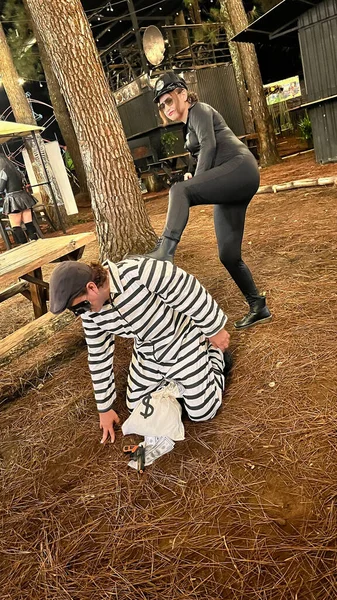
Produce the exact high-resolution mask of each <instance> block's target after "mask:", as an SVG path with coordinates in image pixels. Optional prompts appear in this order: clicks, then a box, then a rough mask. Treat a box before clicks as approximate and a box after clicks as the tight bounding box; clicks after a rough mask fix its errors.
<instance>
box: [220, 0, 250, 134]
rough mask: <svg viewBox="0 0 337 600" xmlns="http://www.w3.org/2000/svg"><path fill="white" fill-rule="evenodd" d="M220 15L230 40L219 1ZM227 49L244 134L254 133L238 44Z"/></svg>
mask: <svg viewBox="0 0 337 600" xmlns="http://www.w3.org/2000/svg"><path fill="white" fill-rule="evenodd" d="M220 15H221V20H222V22H223V24H224V27H225V31H226V36H227V40H230V38H231V37H233V35H234V29H233V25H232V22H231V20H230V18H229V14H228V9H227V6H226V3H225V2H224V0H221V1H220ZM228 48H229V52H230V55H231V59H232V64H233V69H234V74H235V79H236V85H237V89H238V96H239V102H240V107H241V113H242V118H243V123H244V126H245V132H246V133H254V132H255V129H254V121H253V117H252V113H251V110H250V108H249V102H248V96H247V90H246V82H245V76H244V73H243V67H242V62H241V57H240V52H239V48H238V44H237V43H236V42H228Z"/></svg>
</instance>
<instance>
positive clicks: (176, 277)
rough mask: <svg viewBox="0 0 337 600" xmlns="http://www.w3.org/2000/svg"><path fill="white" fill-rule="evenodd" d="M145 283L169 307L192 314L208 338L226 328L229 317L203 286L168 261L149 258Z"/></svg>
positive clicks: (143, 276) (141, 268)
mask: <svg viewBox="0 0 337 600" xmlns="http://www.w3.org/2000/svg"><path fill="white" fill-rule="evenodd" d="M139 277H140V281H141V283H142V284H143V285H144V286H145V287H146V288H147V289H148V290H149V291H150V292H152V293H154V294H157V295H158V296H159V297H160V298H161V299H162V300H163V302H165V304H168V305H169V306H170V307H171V308H173V309H174V310H176V311H178V312H180V313H183V314H185V315H188V316H189V317H191V319H192V320H193V321H194V323H195V324H196V325H197V326H198V327H199V329H200V330H201V331H202V333H203V334H204V335H205V336H206V337H212V336H213V335H215V334H216V333H218V332H219V331H221V329H223V328H224V326H225V324H226V321H227V317H226V315H225V314H224V313H223V312H222V310H221V308H220V307H219V306H218V305H217V303H216V302H215V300H213V298H212V296H211V295H210V294H209V293H208V292H207V290H206V289H205V288H204V287H203V286H202V285H201V283H200V282H199V281H198V280H197V279H196V278H195V277H193V275H189V274H188V273H186V272H185V271H183V270H182V269H179V267H176V266H174V265H172V264H171V263H169V262H167V261H164V262H163V261H158V260H154V259H150V258H149V259H145V260H144V261H143V262H142V263H140V265H139Z"/></svg>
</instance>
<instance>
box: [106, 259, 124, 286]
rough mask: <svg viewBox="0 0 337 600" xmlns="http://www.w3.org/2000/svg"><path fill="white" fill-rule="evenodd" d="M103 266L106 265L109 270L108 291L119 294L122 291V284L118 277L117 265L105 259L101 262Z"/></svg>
mask: <svg viewBox="0 0 337 600" xmlns="http://www.w3.org/2000/svg"><path fill="white" fill-rule="evenodd" d="M103 266H104V267H108V270H109V283H110V293H111V294H121V293H122V292H123V286H122V283H121V280H120V277H119V272H118V267H117V265H116V264H115V263H113V262H111V261H110V260H106V261H105V262H104V263H103Z"/></svg>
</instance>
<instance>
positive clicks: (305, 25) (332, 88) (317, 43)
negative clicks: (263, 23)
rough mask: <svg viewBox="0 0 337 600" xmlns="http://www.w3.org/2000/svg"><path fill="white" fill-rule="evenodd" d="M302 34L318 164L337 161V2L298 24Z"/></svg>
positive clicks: (317, 8)
mask: <svg viewBox="0 0 337 600" xmlns="http://www.w3.org/2000/svg"><path fill="white" fill-rule="evenodd" d="M298 33H299V41H300V48H301V56H302V63H303V72H304V78H305V85H306V90H307V94H308V101H307V104H306V108H307V110H308V114H309V117H310V120H311V123H312V130H313V140H314V148H315V153H316V158H317V160H318V162H321V163H327V162H336V161H337V0H324V2H321V3H320V4H318V5H317V6H315V7H313V8H312V9H310V10H308V11H307V12H305V13H304V14H303V15H302V16H301V17H300V18H299V20H298Z"/></svg>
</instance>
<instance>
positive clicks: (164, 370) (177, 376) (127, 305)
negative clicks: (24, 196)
mask: <svg viewBox="0 0 337 600" xmlns="http://www.w3.org/2000/svg"><path fill="white" fill-rule="evenodd" d="M49 293H50V310H51V312H53V313H55V314H58V313H61V312H62V311H64V310H65V309H66V308H68V309H70V310H71V311H72V312H73V313H74V314H75V315H76V316H77V315H81V318H82V323H83V328H84V333H85V338H86V342H87V346H88V361H89V369H90V373H91V377H92V382H93V387H94V392H95V398H96V402H97V408H98V411H99V416H100V427H101V429H103V437H102V442H105V441H106V439H107V438H108V436H109V434H110V437H111V441H112V442H113V441H114V438H115V434H114V423H118V422H119V418H118V415H117V413H116V412H115V410H114V409H113V403H114V401H115V397H116V391H115V382H114V372H113V353H114V343H115V342H114V339H115V335H120V336H121V337H127V338H133V339H134V348H133V353H132V360H131V363H130V369H129V376H128V385H127V397H126V402H127V406H128V408H129V409H130V410H132V409H133V408H134V407H135V406H136V405H137V403H138V402H139V401H140V400H141V399H142V398H143V397H144V395H145V394H149V393H151V392H154V391H156V390H157V389H158V388H159V387H160V386H161V385H162V384H163V383H164V382H169V381H175V382H176V383H179V384H180V385H181V386H182V389H183V390H184V392H183V398H182V400H183V403H184V407H185V409H186V411H187V414H188V416H189V418H190V419H191V420H192V421H206V420H208V419H212V418H213V417H214V416H215V414H216V412H217V410H218V409H219V407H220V405H221V403H222V395H223V391H224V389H225V369H226V365H225V358H224V351H225V350H226V349H227V348H228V345H229V334H228V333H227V331H226V330H225V329H224V326H225V324H226V321H227V317H226V315H225V314H224V313H223V312H222V310H221V309H220V308H219V306H218V305H217V304H216V302H215V301H214V300H213V298H212V297H211V295H210V294H209V293H208V292H207V291H206V290H205V288H204V287H203V286H202V285H201V284H200V283H199V281H198V280H197V279H196V278H195V277H193V276H192V275H189V274H188V273H186V272H185V271H183V270H182V269H179V268H178V267H176V266H174V265H172V264H171V263H170V262H161V261H157V260H154V259H151V258H144V257H137V258H132V259H126V260H123V261H121V262H119V263H113V262H110V261H106V262H105V263H104V264H103V265H101V264H99V263H91V264H90V265H87V264H84V263H77V262H72V261H70V262H63V263H61V264H59V265H58V266H57V267H56V268H55V269H54V271H53V273H52V276H51V280H50V290H49Z"/></svg>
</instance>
